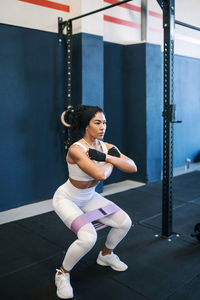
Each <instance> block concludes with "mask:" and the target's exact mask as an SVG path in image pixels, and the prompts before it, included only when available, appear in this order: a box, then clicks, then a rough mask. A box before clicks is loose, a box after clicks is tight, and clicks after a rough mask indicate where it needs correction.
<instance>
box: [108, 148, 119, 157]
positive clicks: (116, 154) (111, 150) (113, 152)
mask: <svg viewBox="0 0 200 300" xmlns="http://www.w3.org/2000/svg"><path fill="white" fill-rule="evenodd" d="M108 154H109V155H112V156H116V157H120V153H119V151H118V150H117V149H116V148H115V147H112V148H110V149H109V150H108Z"/></svg>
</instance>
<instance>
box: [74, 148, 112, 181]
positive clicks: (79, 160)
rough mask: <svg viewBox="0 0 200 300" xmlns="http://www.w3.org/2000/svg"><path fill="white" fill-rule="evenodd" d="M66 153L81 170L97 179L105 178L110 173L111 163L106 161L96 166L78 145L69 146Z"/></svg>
mask: <svg viewBox="0 0 200 300" xmlns="http://www.w3.org/2000/svg"><path fill="white" fill-rule="evenodd" d="M68 155H69V156H70V158H71V159H72V160H73V161H74V163H76V164H77V165H78V166H79V167H80V169H81V170H82V171H84V172H85V173H86V174H88V175H89V176H91V177H93V178H94V179H96V180H98V181H99V180H100V181H101V180H105V179H107V178H108V177H109V176H110V175H111V173H112V170H113V164H111V163H109V162H107V163H106V164H104V165H102V166H97V165H96V164H95V163H94V162H93V161H92V160H91V159H90V158H89V157H88V156H87V153H86V152H84V151H83V150H82V149H81V148H80V147H79V146H78V145H73V146H72V147H70V149H69V153H68Z"/></svg>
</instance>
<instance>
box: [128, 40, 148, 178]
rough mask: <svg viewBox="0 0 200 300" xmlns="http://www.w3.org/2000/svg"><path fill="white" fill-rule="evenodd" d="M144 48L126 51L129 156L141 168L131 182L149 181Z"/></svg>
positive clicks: (138, 45)
mask: <svg viewBox="0 0 200 300" xmlns="http://www.w3.org/2000/svg"><path fill="white" fill-rule="evenodd" d="M145 51H146V46H145V44H136V45H128V46H125V47H124V54H123V55H124V58H123V100H124V103H125V107H126V110H125V118H126V130H125V132H126V153H127V155H128V156H129V157H131V158H133V159H134V161H135V163H136V165H137V166H138V172H137V173H136V174H130V175H128V178H129V179H134V180H140V181H144V182H145V181H146V178H147V174H146V160H147V155H146V65H145V55H146V54H145V53H146V52H145Z"/></svg>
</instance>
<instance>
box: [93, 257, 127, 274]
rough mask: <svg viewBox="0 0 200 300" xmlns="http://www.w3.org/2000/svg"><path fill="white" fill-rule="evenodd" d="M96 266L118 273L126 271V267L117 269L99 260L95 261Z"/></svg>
mask: <svg viewBox="0 0 200 300" xmlns="http://www.w3.org/2000/svg"><path fill="white" fill-rule="evenodd" d="M97 264H98V265H100V266H103V267H111V268H112V269H113V270H115V271H118V272H123V271H126V270H127V269H128V267H126V268H125V269H118V268H116V267H114V266H112V265H109V264H105V263H104V262H102V261H101V260H97Z"/></svg>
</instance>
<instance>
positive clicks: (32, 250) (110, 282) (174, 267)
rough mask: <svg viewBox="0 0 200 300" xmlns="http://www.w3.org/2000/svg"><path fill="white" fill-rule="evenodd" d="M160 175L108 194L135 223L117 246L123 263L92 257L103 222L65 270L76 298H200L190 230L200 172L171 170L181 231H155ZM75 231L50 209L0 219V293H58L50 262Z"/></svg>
mask: <svg viewBox="0 0 200 300" xmlns="http://www.w3.org/2000/svg"><path fill="white" fill-rule="evenodd" d="M161 189H162V183H161V182H156V183H151V184H148V185H146V186H143V187H140V188H137V189H132V190H128V191H126V192H122V193H118V194H113V195H110V196H107V198H109V199H111V200H113V201H114V202H115V203H117V204H118V205H120V206H121V207H122V208H123V209H124V210H125V211H127V213H128V214H129V215H130V216H131V218H132V220H133V221H134V223H135V226H134V227H133V228H131V230H130V231H129V233H128V235H127V237H126V238H125V239H124V240H123V241H122V242H121V243H120V245H119V246H118V247H117V249H116V251H115V252H116V254H118V255H119V257H120V258H121V259H122V260H124V261H125V262H126V263H127V264H128V266H129V268H128V270H127V271H126V272H116V271H113V270H112V269H110V268H109V267H101V266H98V265H97V264H96V263H95V260H96V257H97V255H98V252H99V250H100V249H101V248H102V246H103V245H104V241H105V236H106V234H107V232H108V228H106V229H103V230H101V231H99V233H98V241H97V243H96V245H95V246H94V248H93V249H92V250H91V251H90V252H89V253H88V254H87V255H86V256H85V257H84V258H83V259H82V260H81V261H80V262H79V263H78V264H77V266H76V267H75V268H74V270H73V271H72V272H71V282H72V286H73V288H74V299H75V300H102V299H104V300H112V299H113V300H123V299H126V300H132V299H133V300H145V299H151V300H164V299H168V300H199V299H200V242H198V241H197V240H196V239H194V238H192V237H191V236H190V234H191V233H192V232H193V228H194V225H195V224H196V223H198V222H200V172H199V171H195V172H192V173H187V174H185V175H181V176H178V177H175V178H174V184H173V196H174V206H173V207H174V209H173V219H174V224H173V229H174V231H175V232H176V233H179V234H180V237H176V236H174V238H172V240H171V242H170V241H168V239H163V238H159V237H157V238H156V237H155V234H159V233H160V230H161V208H162V207H161V206H162V205H161V202H162V196H161ZM74 238H75V235H74V234H73V233H72V232H70V231H69V230H68V229H66V228H65V225H64V224H63V223H62V222H61V221H60V220H59V218H58V217H57V215H56V214H55V213H54V212H50V213H45V214H41V215H38V216H35V217H31V218H27V219H23V220H20V221H15V222H11V223H8V224H4V225H1V226H0V241H1V245H0V299H2V300H7V299H9V300H40V299H43V300H47V299H48V300H53V299H58V298H57V296H56V288H55V285H54V276H55V269H56V268H57V267H59V266H60V264H61V262H62V259H63V257H64V253H65V250H66V249H67V247H68V246H69V245H70V243H71V242H72V241H73V240H74Z"/></svg>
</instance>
